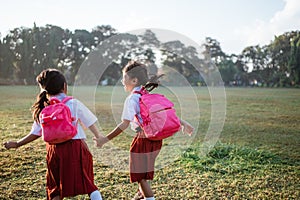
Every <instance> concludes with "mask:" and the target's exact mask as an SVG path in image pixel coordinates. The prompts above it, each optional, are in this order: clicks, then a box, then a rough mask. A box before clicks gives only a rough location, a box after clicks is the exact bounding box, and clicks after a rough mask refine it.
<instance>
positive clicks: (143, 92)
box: [133, 86, 149, 95]
mask: <svg viewBox="0 0 300 200" xmlns="http://www.w3.org/2000/svg"><path fill="white" fill-rule="evenodd" d="M133 93H136V94H140V95H143V94H148V93H149V92H148V91H147V90H146V89H145V87H144V86H143V87H142V88H141V90H139V91H134V92H133Z"/></svg>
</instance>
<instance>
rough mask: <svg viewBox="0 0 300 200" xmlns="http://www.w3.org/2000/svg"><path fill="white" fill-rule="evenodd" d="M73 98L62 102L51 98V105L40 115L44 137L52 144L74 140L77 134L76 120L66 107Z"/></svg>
mask: <svg viewBox="0 0 300 200" xmlns="http://www.w3.org/2000/svg"><path fill="white" fill-rule="evenodd" d="M72 98H73V97H66V98H64V99H63V101H62V102H60V101H59V99H57V98H51V100H50V105H48V106H46V107H45V108H44V109H43V110H42V111H41V114H40V124H41V126H42V136H43V139H44V141H45V142H48V143H50V144H57V143H62V142H65V141H67V140H70V139H72V138H73V137H74V136H75V135H76V133H77V127H76V126H74V125H73V124H72V122H73V121H74V120H75V118H73V117H72V116H71V111H70V109H69V107H68V106H66V105H65V103H66V102H67V101H69V100H70V99H72Z"/></svg>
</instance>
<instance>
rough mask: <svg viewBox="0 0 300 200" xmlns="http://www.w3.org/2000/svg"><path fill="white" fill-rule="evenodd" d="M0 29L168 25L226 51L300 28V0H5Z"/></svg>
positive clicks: (122, 29) (123, 28) (125, 29)
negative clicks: (213, 41) (214, 41)
mask: <svg viewBox="0 0 300 200" xmlns="http://www.w3.org/2000/svg"><path fill="white" fill-rule="evenodd" d="M0 5H1V7H0V33H1V35H2V37H3V36H5V35H6V34H8V33H9V30H13V29H14V28H17V27H27V28H32V27H33V24H34V23H36V25H37V26H45V25H46V24H51V25H56V26H60V27H61V28H63V29H69V30H72V31H74V30H75V29H86V30H88V31H91V30H92V29H93V28H94V27H96V26H98V25H111V26H112V27H113V28H115V29H116V30H117V31H118V32H119V33H125V32H131V31H134V30H140V29H146V28H147V29H149V28H150V29H151V28H153V29H162V30H168V31H172V32H176V33H178V34H181V35H184V36H185V37H187V38H189V39H190V40H192V41H193V42H195V43H196V44H199V45H201V44H202V43H203V41H204V39H205V37H211V38H213V39H216V40H217V41H218V42H219V43H220V46H221V48H222V50H223V51H224V52H225V53H226V54H231V53H235V54H239V53H241V51H242V50H243V49H244V48H245V47H247V46H250V45H260V46H263V45H266V44H269V43H270V42H271V41H273V40H274V38H275V36H276V35H281V34H283V33H285V32H289V31H293V30H300V1H299V0H251V1H250V0H151V1H141V0H126V1H125V0H106V1H104V0H84V1H83V0H80V1H79V0H27V1H24V0H14V1H9V0H4V1H3V0H1V4H0Z"/></svg>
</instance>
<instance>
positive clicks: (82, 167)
mask: <svg viewBox="0 0 300 200" xmlns="http://www.w3.org/2000/svg"><path fill="white" fill-rule="evenodd" d="M47 168H48V170H47V183H46V188H47V199H52V198H54V197H55V196H60V197H61V198H64V197H72V196H76V195H80V194H90V193H91V192H93V191H95V190H98V188H97V187H96V186H95V184H94V173H93V160H92V154H91V153H90V151H89V149H88V147H87V144H86V143H85V141H84V140H69V141H67V142H64V143H61V144H56V145H50V144H48V143H47Z"/></svg>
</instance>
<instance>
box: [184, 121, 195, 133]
mask: <svg viewBox="0 0 300 200" xmlns="http://www.w3.org/2000/svg"><path fill="white" fill-rule="evenodd" d="M182 132H183V133H185V134H188V135H189V136H191V135H192V134H193V132H194V127H193V126H192V125H190V124H189V123H187V122H184V123H183V124H182Z"/></svg>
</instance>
